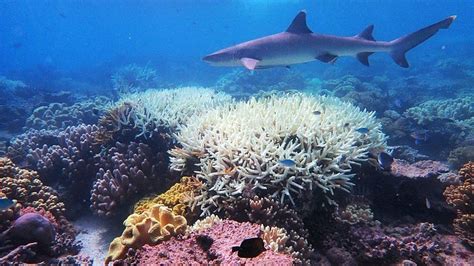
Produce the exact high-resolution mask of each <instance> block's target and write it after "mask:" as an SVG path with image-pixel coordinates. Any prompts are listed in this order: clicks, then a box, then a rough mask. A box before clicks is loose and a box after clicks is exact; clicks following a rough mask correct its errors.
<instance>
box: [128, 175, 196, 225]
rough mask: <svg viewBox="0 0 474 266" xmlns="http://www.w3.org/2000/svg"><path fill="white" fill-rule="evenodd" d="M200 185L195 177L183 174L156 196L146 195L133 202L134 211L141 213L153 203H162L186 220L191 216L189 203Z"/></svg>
mask: <svg viewBox="0 0 474 266" xmlns="http://www.w3.org/2000/svg"><path fill="white" fill-rule="evenodd" d="M201 187H202V183H201V182H200V181H199V180H198V179H197V178H195V177H192V176H191V177H190V176H183V177H182V178H181V180H180V182H179V183H177V184H175V185H173V186H172V187H171V188H170V189H168V190H167V191H166V192H165V193H163V194H160V195H158V196H156V197H148V198H144V199H142V200H140V201H139V202H137V204H135V211H134V212H135V213H138V214H140V213H143V212H144V211H146V210H148V209H150V207H151V206H153V205H155V204H162V205H165V206H167V207H169V208H170V209H172V210H173V212H174V213H175V214H177V215H183V216H185V217H186V218H187V219H188V220H189V219H190V218H191V216H193V215H192V214H193V213H192V211H191V206H190V203H191V201H192V198H193V196H194V194H195V193H197V191H198V190H199V189H200V188H201Z"/></svg>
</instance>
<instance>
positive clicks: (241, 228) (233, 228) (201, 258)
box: [125, 220, 293, 265]
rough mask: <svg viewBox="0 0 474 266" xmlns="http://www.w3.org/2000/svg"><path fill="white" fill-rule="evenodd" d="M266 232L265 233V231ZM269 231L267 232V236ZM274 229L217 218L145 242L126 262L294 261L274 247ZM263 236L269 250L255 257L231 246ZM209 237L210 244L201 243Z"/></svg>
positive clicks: (290, 263) (280, 262)
mask: <svg viewBox="0 0 474 266" xmlns="http://www.w3.org/2000/svg"><path fill="white" fill-rule="evenodd" d="M264 232H266V233H264ZM264 234H266V236H264ZM270 234H272V233H271V231H269V230H265V229H264V231H262V229H261V227H260V226H259V225H258V224H251V223H239V222H236V221H232V220H222V221H216V222H215V223H213V224H212V225H211V226H210V227H208V228H205V229H201V230H198V231H191V232H190V233H189V235H187V236H184V237H182V238H172V239H170V240H168V241H165V242H162V243H160V244H158V245H156V246H150V245H145V246H144V247H143V248H142V249H139V250H136V251H135V252H134V253H133V254H130V255H131V256H129V257H128V258H127V259H126V260H125V262H126V263H131V264H140V265H141V264H146V265H152V264H212V265H216V264H219V265H242V264H249V265H269V264H273V263H275V262H276V261H278V264H279V265H293V258H292V257H291V256H290V255H288V254H285V253H284V252H282V253H278V252H276V251H274V250H273V249H271V247H272V246H274V244H275V242H274V241H275V240H277V239H275V238H273V236H271V235H270ZM260 235H262V236H264V237H265V239H267V241H268V242H267V243H266V250H265V251H264V252H263V253H262V254H260V255H258V256H257V257H255V258H239V257H238V256H237V252H232V247H234V246H239V245H240V243H241V242H242V241H243V240H244V239H246V238H252V237H257V236H260ZM203 238H205V239H208V242H209V243H211V244H210V245H209V244H208V245H203V244H200V243H202V242H203V241H202V240H201V239H203Z"/></svg>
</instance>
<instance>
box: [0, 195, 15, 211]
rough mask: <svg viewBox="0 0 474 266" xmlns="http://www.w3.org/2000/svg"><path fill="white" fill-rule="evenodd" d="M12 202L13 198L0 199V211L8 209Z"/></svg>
mask: <svg viewBox="0 0 474 266" xmlns="http://www.w3.org/2000/svg"><path fill="white" fill-rule="evenodd" d="M14 204H15V202H13V200H11V199H7V198H3V199H0V211H3V210H6V209H8V208H10V207H11V206H13V205H14Z"/></svg>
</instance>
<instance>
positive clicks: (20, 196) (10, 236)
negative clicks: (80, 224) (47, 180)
mask: <svg viewBox="0 0 474 266" xmlns="http://www.w3.org/2000/svg"><path fill="white" fill-rule="evenodd" d="M0 195H1V196H2V197H8V198H9V199H13V200H14V201H16V202H17V203H16V204H15V205H14V206H13V207H10V208H9V209H7V210H4V211H2V212H1V213H0V216H2V224H1V227H0V232H3V233H2V238H3V240H2V241H4V242H5V243H8V245H6V247H8V248H6V249H2V250H0V253H2V254H3V253H4V252H5V251H9V253H11V254H10V255H8V254H7V255H5V256H7V257H8V258H11V259H12V260H11V261H12V262H13V261H17V262H38V261H44V260H47V259H50V258H53V257H58V256H62V255H65V254H76V253H77V252H78V249H79V244H78V243H76V242H75V236H76V232H75V230H74V228H73V226H72V225H71V224H70V223H69V222H68V221H67V220H66V219H65V218H64V213H65V212H66V209H65V205H64V203H63V202H61V201H60V200H59V195H58V193H57V192H56V191H54V190H53V189H52V188H51V187H48V186H44V185H43V183H42V182H41V181H40V179H39V176H38V174H37V173H36V172H34V171H29V170H25V169H20V168H18V167H17V166H15V165H14V164H13V163H12V161H11V160H10V159H7V158H0ZM39 227H41V228H43V229H44V230H39V231H38V228H39ZM52 231H54V237H48V235H43V234H45V233H46V234H50V235H51V234H53V233H51V232H52ZM48 232H49V233H48ZM33 238H34V239H33ZM20 240H21V241H20ZM29 243H36V244H35V245H30V246H28V245H29ZM23 245H24V246H23ZM22 246H23V247H28V248H27V249H24V248H21V247H22ZM12 249H13V250H12ZM18 252H20V253H22V252H26V253H24V254H23V253H22V254H23V255H24V256H23V255H21V256H20V255H19V254H18ZM11 256H13V257H11ZM43 256H46V258H43Z"/></svg>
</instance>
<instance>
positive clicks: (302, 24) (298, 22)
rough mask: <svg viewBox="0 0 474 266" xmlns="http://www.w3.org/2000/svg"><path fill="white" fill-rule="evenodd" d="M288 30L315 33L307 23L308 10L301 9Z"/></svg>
mask: <svg viewBox="0 0 474 266" xmlns="http://www.w3.org/2000/svg"><path fill="white" fill-rule="evenodd" d="M286 32H291V33H300V34H301V33H313V32H312V31H311V30H310V29H309V28H308V25H307V24H306V11H304V10H301V11H300V12H299V13H298V15H296V17H295V18H294V19H293V21H292V22H291V24H290V26H289V27H288V29H286Z"/></svg>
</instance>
